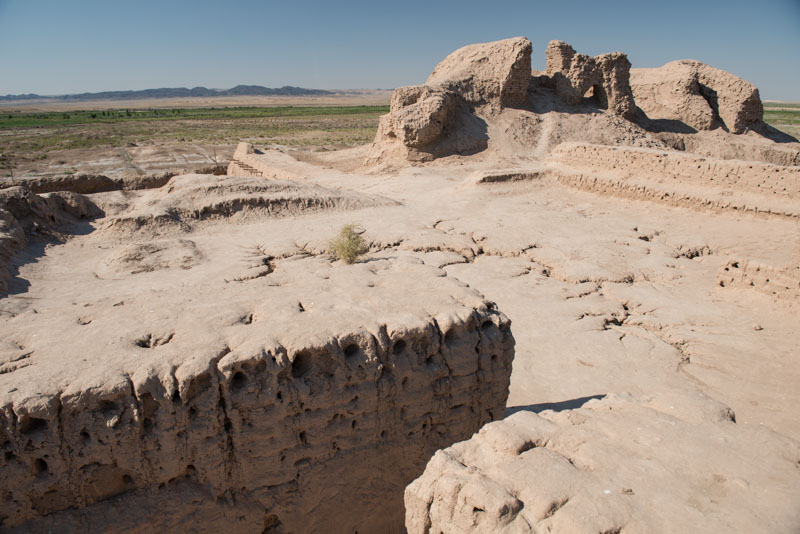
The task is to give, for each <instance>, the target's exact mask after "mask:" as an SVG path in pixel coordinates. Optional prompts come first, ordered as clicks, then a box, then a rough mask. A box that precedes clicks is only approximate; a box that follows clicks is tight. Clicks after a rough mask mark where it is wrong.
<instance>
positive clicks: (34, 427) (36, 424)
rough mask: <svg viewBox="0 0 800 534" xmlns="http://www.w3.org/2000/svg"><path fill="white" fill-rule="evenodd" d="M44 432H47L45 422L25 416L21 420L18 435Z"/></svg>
mask: <svg viewBox="0 0 800 534" xmlns="http://www.w3.org/2000/svg"><path fill="white" fill-rule="evenodd" d="M45 430H47V421H45V420H44V419H40V418H38V417H28V416H25V417H23V418H22V422H21V423H20V425H19V431H20V433H22V434H24V435H26V436H29V435H31V434H36V433H38V432H43V431H45Z"/></svg>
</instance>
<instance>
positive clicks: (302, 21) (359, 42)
mask: <svg viewBox="0 0 800 534" xmlns="http://www.w3.org/2000/svg"><path fill="white" fill-rule="evenodd" d="M518 35H524V36H526V37H528V38H529V39H531V41H532V42H533V66H534V68H540V69H541V68H543V66H544V50H545V47H546V46H547V43H548V41H550V40H551V39H560V40H563V41H567V42H568V43H570V44H572V45H573V46H574V47H575V48H576V49H577V50H578V51H579V52H584V53H588V54H600V53H603V52H611V51H617V50H619V51H623V52H626V53H627V54H628V57H629V58H630V60H631V63H633V66H634V67H654V66H659V65H662V64H664V63H666V62H668V61H671V60H673V59H682V58H691V59H698V60H700V61H703V62H705V63H708V64H710V65H713V66H715V67H719V68H722V69H725V70H728V71H731V72H733V73H735V74H737V75H739V76H742V77H743V78H745V79H747V80H749V81H751V82H753V83H755V84H756V85H757V86H758V87H759V88H760V90H761V96H762V98H765V99H780V100H797V101H800V0H761V1H760V2H754V1H740V0H726V1H722V0H694V1H684V0H672V1H670V2H663V1H661V2H653V1H650V0H639V1H618V2H614V1H610V0H593V1H582V0H573V1H570V2H562V1H559V0H549V1H539V0H527V1H502V0H494V1H492V0H484V1H480V2H478V1H473V0H461V1H458V2H445V1H437V0H427V1H416V0H406V1H396V2H379V1H378V0H374V1H361V0H358V1H350V2H348V1H344V0H340V1H338V2H335V1H330V0H328V1H324V2H317V1H314V0H307V1H305V2H291V1H286V0H284V1H281V2H256V1H241V2H235V1H229V2H222V1H211V0H194V1H183V0H174V1H171V0H161V1H158V2H152V1H149V0H138V1H136V2H121V1H117V0H104V1H95V0H72V1H67V0H58V1H54V0H0V94H9V93H14V94H16V93H28V92H33V93H39V94H64V93H76V92H84V91H92V92H94V91H105V90H121V89H147V88H155V87H193V86H197V85H202V86H205V87H214V88H229V87H232V86H234V85H237V84H258V85H265V86H268V87H279V86H282V85H298V86H302V87H313V88H322V89H346V88H393V87H397V86H401V85H410V84H417V83H422V82H423V81H424V80H425V78H426V77H427V75H428V74H429V73H430V71H431V70H432V69H433V67H434V66H435V65H436V63H438V62H439V61H440V60H441V59H442V58H443V57H444V56H446V55H447V54H448V53H449V52H451V51H453V50H455V49H456V48H458V47H460V46H463V45H466V44H469V43H474V42H485V41H492V40H496V39H503V38H506V37H514V36H518Z"/></svg>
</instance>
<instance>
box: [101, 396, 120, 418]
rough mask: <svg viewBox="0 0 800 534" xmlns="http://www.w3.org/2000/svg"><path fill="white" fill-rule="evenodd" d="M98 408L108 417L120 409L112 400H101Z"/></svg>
mask: <svg viewBox="0 0 800 534" xmlns="http://www.w3.org/2000/svg"><path fill="white" fill-rule="evenodd" d="M97 408H98V409H99V410H100V412H101V413H102V414H103V415H104V416H106V417H108V416H111V415H113V414H114V413H116V412H117V410H119V406H117V403H116V402H112V401H110V400H101V401H100V404H98V405H97Z"/></svg>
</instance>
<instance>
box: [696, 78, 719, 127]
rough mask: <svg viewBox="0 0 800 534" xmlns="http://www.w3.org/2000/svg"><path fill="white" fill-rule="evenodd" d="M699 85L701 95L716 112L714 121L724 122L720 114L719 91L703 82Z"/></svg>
mask: <svg viewBox="0 0 800 534" xmlns="http://www.w3.org/2000/svg"><path fill="white" fill-rule="evenodd" d="M698 86H699V89H700V96H702V97H703V98H704V99H705V100H706V102H708V105H709V107H710V108H711V111H712V112H713V113H714V122H716V123H717V124H722V118H720V116H719V97H718V96H717V92H716V91H715V90H713V89H712V88H710V87H708V86H706V85H703V84H702V83H699V84H698Z"/></svg>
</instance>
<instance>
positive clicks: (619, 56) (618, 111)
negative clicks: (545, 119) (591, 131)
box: [540, 41, 636, 119]
mask: <svg viewBox="0 0 800 534" xmlns="http://www.w3.org/2000/svg"><path fill="white" fill-rule="evenodd" d="M545 56H546V58H547V71H546V72H545V77H546V78H549V80H541V81H540V83H547V84H551V85H553V86H554V88H555V91H556V94H557V95H558V97H559V98H560V99H561V100H563V101H564V102H565V103H567V104H569V105H572V106H575V105H578V104H580V103H581V102H583V100H584V97H585V96H586V94H587V93H588V92H589V91H590V90H592V91H593V98H594V101H595V102H596V103H597V105H598V106H599V107H600V108H602V109H607V110H609V111H610V112H612V113H614V114H615V115H619V116H621V117H625V118H626V119H633V118H634V117H635V110H636V105H635V104H634V101H633V93H632V92H631V88H630V70H631V63H630V61H628V56H627V55H625V54H623V53H622V52H612V53H610V54H601V55H599V56H594V57H592V56H587V55H586V54H579V53H577V52H576V51H575V49H574V48H572V47H571V46H570V45H569V44H567V43H565V42H563V41H550V43H549V44H548V45H547V50H546V52H545Z"/></svg>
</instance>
